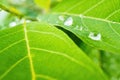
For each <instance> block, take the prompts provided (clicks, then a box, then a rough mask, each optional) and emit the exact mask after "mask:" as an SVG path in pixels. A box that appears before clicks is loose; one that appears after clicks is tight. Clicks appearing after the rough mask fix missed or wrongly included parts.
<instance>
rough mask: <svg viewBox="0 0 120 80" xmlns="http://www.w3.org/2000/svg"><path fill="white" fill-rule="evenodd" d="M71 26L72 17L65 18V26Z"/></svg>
mask: <svg viewBox="0 0 120 80" xmlns="http://www.w3.org/2000/svg"><path fill="white" fill-rule="evenodd" d="M72 24H73V19H72V17H69V18H67V20H66V21H65V22H64V25H65V26H71V25H72Z"/></svg>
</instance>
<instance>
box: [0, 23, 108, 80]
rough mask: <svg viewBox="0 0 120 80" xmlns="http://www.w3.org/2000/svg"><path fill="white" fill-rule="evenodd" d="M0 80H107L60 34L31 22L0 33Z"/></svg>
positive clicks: (45, 26)
mask: <svg viewBox="0 0 120 80" xmlns="http://www.w3.org/2000/svg"><path fill="white" fill-rule="evenodd" d="M71 45H72V46H71ZM0 80H107V77H106V76H105V75H104V73H103V72H102V71H101V69H100V68H99V67H98V66H96V65H95V64H94V63H93V62H92V61H91V60H90V59H89V58H88V57H87V56H86V55H85V54H84V53H83V52H82V51H81V50H80V49H79V48H78V47H77V46H76V45H75V44H74V42H73V41H72V40H71V39H69V37H68V36H67V35H66V34H64V33H63V32H62V31H60V30H58V29H57V28H55V27H54V26H51V25H47V24H45V23H38V22H33V23H29V24H27V25H25V24H24V25H19V26H17V27H14V28H11V29H6V30H2V31H0Z"/></svg>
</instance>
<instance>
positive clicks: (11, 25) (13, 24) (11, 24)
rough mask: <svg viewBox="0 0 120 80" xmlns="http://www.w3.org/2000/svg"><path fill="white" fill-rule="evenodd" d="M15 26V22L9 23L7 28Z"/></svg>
mask: <svg viewBox="0 0 120 80" xmlns="http://www.w3.org/2000/svg"><path fill="white" fill-rule="evenodd" d="M16 25H17V23H16V22H11V23H10V24H9V27H14V26H16Z"/></svg>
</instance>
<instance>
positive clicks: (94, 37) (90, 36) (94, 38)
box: [88, 32, 101, 41]
mask: <svg viewBox="0 0 120 80" xmlns="http://www.w3.org/2000/svg"><path fill="white" fill-rule="evenodd" d="M88 37H89V38H90V39H92V40H96V41H99V40H101V34H100V33H98V34H95V33H93V32H90V34H89V35H88Z"/></svg>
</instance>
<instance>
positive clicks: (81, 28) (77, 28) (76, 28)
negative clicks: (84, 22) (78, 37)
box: [74, 25, 83, 31]
mask: <svg viewBox="0 0 120 80" xmlns="http://www.w3.org/2000/svg"><path fill="white" fill-rule="evenodd" d="M74 29H75V30H80V31H82V30H83V27H82V26H80V27H79V26H78V25H77V26H76V27H75V28H74Z"/></svg>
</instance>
